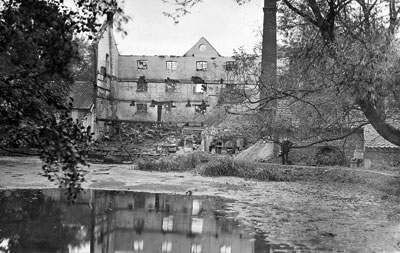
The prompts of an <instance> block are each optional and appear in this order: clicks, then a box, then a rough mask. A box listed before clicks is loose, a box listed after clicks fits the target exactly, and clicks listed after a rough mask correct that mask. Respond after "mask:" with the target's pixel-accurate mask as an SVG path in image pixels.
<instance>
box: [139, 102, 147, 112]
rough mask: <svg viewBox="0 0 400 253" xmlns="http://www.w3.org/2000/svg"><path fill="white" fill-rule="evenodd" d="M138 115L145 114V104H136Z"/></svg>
mask: <svg viewBox="0 0 400 253" xmlns="http://www.w3.org/2000/svg"><path fill="white" fill-rule="evenodd" d="M136 113H138V114H146V113H147V104H137V111H136Z"/></svg>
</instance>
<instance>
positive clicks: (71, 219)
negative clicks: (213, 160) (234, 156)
mask: <svg viewBox="0 0 400 253" xmlns="http://www.w3.org/2000/svg"><path fill="white" fill-rule="evenodd" d="M229 202H231V201H229V200H227V199H222V198H213V197H206V196H204V197H202V196H189V195H171V194H158V193H139V192H128V191H104V190H86V191H84V192H83V193H82V194H81V195H80V196H79V197H78V198H77V200H76V203H75V204H69V203H68V201H67V199H66V195H65V194H64V192H63V191H62V190H60V189H44V190H3V191H0V252H10V253H14V252H15V253H17V252H18V253H25V252H27V253H28V252H29V253H35V252H55V253H67V252H68V253H136V252H149V253H158V252H160V253H180V252H182V253H183V252H184V253H214V252H215V253H236V252H237V253H260V252H310V251H309V250H307V249H306V248H305V247H304V246H302V245H297V246H293V245H291V246H290V245H286V244H279V245H278V244H271V243H268V242H267V241H266V240H265V237H264V236H263V234H262V233H261V232H259V231H256V230H255V229H253V228H251V227H245V226H242V225H241V224H240V221H239V220H236V219H235V214H234V213H233V212H231V211H230V210H229V208H228V207H227V206H228V205H227V204H228V203H229Z"/></svg>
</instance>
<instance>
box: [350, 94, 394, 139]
mask: <svg viewBox="0 0 400 253" xmlns="http://www.w3.org/2000/svg"><path fill="white" fill-rule="evenodd" d="M358 105H359V106H360V107H361V110H362V111H363V113H364V115H365V117H366V118H367V120H368V122H369V123H370V124H371V125H372V127H373V128H374V129H375V130H376V131H377V132H378V134H380V135H381V136H382V137H383V138H384V139H385V140H387V141H388V142H390V143H393V144H395V145H397V146H400V130H399V129H396V128H395V127H393V126H392V125H390V124H389V123H388V122H386V119H385V115H384V113H383V112H382V111H381V110H379V109H377V108H375V106H374V105H373V104H372V103H371V102H370V101H368V100H366V99H363V100H359V101H358Z"/></svg>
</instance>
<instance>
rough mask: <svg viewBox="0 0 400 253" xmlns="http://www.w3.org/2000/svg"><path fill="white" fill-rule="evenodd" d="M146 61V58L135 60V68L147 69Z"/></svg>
mask: <svg viewBox="0 0 400 253" xmlns="http://www.w3.org/2000/svg"><path fill="white" fill-rule="evenodd" d="M147 66H148V62H147V60H138V61H137V68H138V69H147Z"/></svg>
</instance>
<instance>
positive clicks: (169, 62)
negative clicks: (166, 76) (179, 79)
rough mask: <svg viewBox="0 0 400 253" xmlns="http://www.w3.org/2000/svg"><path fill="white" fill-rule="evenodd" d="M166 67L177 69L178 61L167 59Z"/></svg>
mask: <svg viewBox="0 0 400 253" xmlns="http://www.w3.org/2000/svg"><path fill="white" fill-rule="evenodd" d="M166 68H167V70H177V69H178V63H177V62H176V61H167V62H166Z"/></svg>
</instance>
